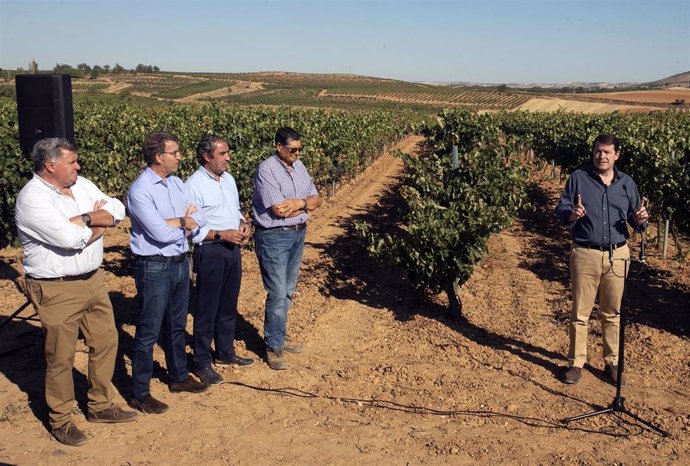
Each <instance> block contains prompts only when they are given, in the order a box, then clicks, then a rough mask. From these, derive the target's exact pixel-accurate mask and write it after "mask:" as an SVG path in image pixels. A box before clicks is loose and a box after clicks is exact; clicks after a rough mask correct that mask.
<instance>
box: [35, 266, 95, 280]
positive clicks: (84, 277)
mask: <svg viewBox="0 0 690 466" xmlns="http://www.w3.org/2000/svg"><path fill="white" fill-rule="evenodd" d="M96 272H98V269H96V270H92V271H91V272H86V273H83V274H81V275H67V276H65V277H53V278H38V277H32V276H31V275H27V277H28V278H30V279H32V280H38V281H39V282H76V281H79V280H88V279H89V278H91V277H93V276H94V274H95V273H96Z"/></svg>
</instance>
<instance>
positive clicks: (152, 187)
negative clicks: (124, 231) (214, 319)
mask: <svg viewBox="0 0 690 466" xmlns="http://www.w3.org/2000/svg"><path fill="white" fill-rule="evenodd" d="M143 154H144V160H145V161H146V164H147V165H148V168H146V170H144V171H143V172H142V173H141V174H140V175H139V177H138V178H137V179H136V180H135V181H134V183H132V187H131V188H130V190H129V194H128V195H127V203H128V208H129V216H130V218H131V220H132V234H131V237H130V248H131V250H132V252H133V253H134V254H135V256H136V277H135V280H136V285H137V293H138V295H139V299H140V301H141V310H140V312H139V317H138V319H137V329H136V333H135V335H134V345H133V347H132V395H133V397H132V399H131V400H130V403H129V404H130V406H132V407H133V408H135V409H138V410H140V411H143V412H145V413H149V414H160V413H163V412H165V411H166V410H167V409H168V406H167V405H166V404H165V403H163V402H161V401H159V400H156V399H155V398H153V396H151V393H150V381H151V376H152V374H153V346H154V344H155V343H156V341H157V340H158V337H159V334H162V343H163V350H164V351H165V362H166V365H167V369H168V376H169V378H170V391H171V392H193V393H198V392H202V391H205V390H206V385H204V384H203V383H200V382H198V381H196V380H195V379H193V378H192V377H191V376H190V375H189V372H188V371H187V354H186V352H185V336H186V327H187V305H188V302H189V264H188V261H187V251H188V250H189V244H188V243H187V239H188V238H189V237H192V238H193V237H194V236H196V235H197V234H198V232H199V228H200V227H203V226H204V225H206V217H205V216H204V214H203V212H201V211H199V210H198V209H197V207H196V206H195V205H194V203H193V202H192V198H191V196H190V195H189V191H188V190H187V187H186V186H185V185H184V183H182V180H181V179H179V178H178V177H176V176H173V173H175V172H176V171H177V167H178V164H179V162H180V158H181V153H180V147H179V142H178V140H177V138H175V137H174V136H173V135H171V134H169V133H164V132H154V133H151V134H149V135H148V136H147V137H146V140H145V141H144V148H143Z"/></svg>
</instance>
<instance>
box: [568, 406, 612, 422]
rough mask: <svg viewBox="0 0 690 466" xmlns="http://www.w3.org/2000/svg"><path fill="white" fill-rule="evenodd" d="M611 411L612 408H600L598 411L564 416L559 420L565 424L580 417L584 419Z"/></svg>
mask: <svg viewBox="0 0 690 466" xmlns="http://www.w3.org/2000/svg"><path fill="white" fill-rule="evenodd" d="M613 411H614V409H613V408H605V409H600V410H599V411H592V412H591V413H585V414H580V415H578V416H573V417H566V418H565V419H562V420H561V422H562V423H564V424H567V423H569V422H572V421H579V420H580V419H586V418H588V417H593V416H598V415H600V414H606V413H612V412H613Z"/></svg>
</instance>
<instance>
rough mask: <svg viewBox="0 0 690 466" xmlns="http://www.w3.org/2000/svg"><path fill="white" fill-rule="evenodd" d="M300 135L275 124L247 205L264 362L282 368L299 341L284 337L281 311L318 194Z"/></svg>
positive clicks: (287, 305)
mask: <svg viewBox="0 0 690 466" xmlns="http://www.w3.org/2000/svg"><path fill="white" fill-rule="evenodd" d="M301 151H302V142H301V136H300V134H299V133H298V132H297V131H295V130H294V129H292V128H280V129H279V130H278V131H277V132H276V136H275V152H274V153H273V155H271V156H270V157H269V158H268V159H266V160H264V161H263V162H261V164H259V167H258V168H257V170H256V174H255V175H254V194H253V197H252V206H253V211H254V226H255V227H256V233H255V236H254V238H255V242H256V256H257V258H258V259H259V266H260V267H261V279H262V280H263V284H264V288H265V289H266V292H267V296H266V310H265V317H264V341H265V343H266V359H267V362H268V366H269V367H270V368H271V369H275V370H284V369H287V361H286V360H285V357H284V354H283V353H284V352H288V353H300V352H302V351H303V349H304V345H302V344H301V343H298V342H296V341H293V340H290V339H289V338H286V332H287V313H288V310H289V309H290V306H292V297H293V295H294V293H295V288H296V287H297V277H298V275H299V267H300V264H301V262H302V252H303V251H304V235H305V228H306V226H307V219H308V218H309V212H311V211H314V210H316V209H317V208H319V206H320V205H321V197H320V196H319V192H318V191H317V190H316V187H315V186H314V183H313V182H312V180H311V177H310V176H309V173H308V172H307V169H306V167H305V166H304V164H303V163H302V162H301V161H300V160H299V159H298V154H299V153H300V152H301Z"/></svg>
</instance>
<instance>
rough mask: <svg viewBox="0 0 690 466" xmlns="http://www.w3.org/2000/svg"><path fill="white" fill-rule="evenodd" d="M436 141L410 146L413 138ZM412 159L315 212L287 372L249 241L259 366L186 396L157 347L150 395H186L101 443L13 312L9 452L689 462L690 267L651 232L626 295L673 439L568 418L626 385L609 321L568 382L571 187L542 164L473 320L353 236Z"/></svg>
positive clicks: (648, 396) (10, 273) (12, 284)
mask: <svg viewBox="0 0 690 466" xmlns="http://www.w3.org/2000/svg"><path fill="white" fill-rule="evenodd" d="M419 140H420V138H418V137H413V138H408V139H407V140H404V141H403V142H402V143H400V144H399V145H398V146H397V147H396V148H398V149H401V150H403V151H405V152H414V151H416V150H417V149H416V143H417V142H418V141H419ZM400 171H401V162H400V160H399V159H397V158H395V157H392V156H391V155H390V154H385V155H384V156H383V157H382V158H380V159H378V160H377V161H376V162H374V163H373V164H372V165H371V166H370V167H369V169H368V170H367V171H366V172H365V173H364V174H362V175H361V176H359V177H358V178H356V179H355V180H354V181H353V182H352V183H351V184H348V185H346V186H344V187H343V188H342V189H341V190H340V191H339V192H338V194H337V195H336V196H335V197H333V198H331V199H329V200H328V202H326V204H325V206H324V207H323V208H322V209H320V210H319V211H318V212H317V214H316V215H315V216H314V218H313V219H312V221H311V222H310V225H309V228H308V234H307V247H306V249H305V258H304V263H303V268H302V275H301V279H300V283H299V287H298V295H297V297H296V301H295V306H294V308H293V309H292V311H291V314H290V322H289V328H290V330H291V333H292V335H293V337H295V338H296V339H299V340H302V341H304V342H305V343H306V346H307V350H306V352H305V353H303V354H302V355H296V356H294V357H290V359H289V364H290V368H289V369H288V370H287V371H282V372H277V371H272V370H270V369H269V368H268V367H267V366H266V365H265V363H263V362H262V361H261V358H263V356H264V354H263V348H262V344H261V334H262V306H263V299H264V292H263V288H262V285H261V281H260V276H259V270H258V264H257V262H256V258H255V256H254V255H253V253H252V252H250V251H244V252H243V268H244V277H243V283H242V291H241V295H240V314H241V316H242V317H241V318H240V320H239V325H238V342H237V351H238V353H239V354H240V355H243V356H250V357H253V358H256V359H257V360H259V362H258V363H257V364H256V365H254V366H252V367H249V368H244V369H230V370H227V371H225V372H224V373H223V376H224V377H225V379H226V382H227V383H225V384H223V385H220V386H216V387H212V389H211V390H210V391H209V392H207V393H204V394H201V395H191V394H172V393H169V392H168V390H167V387H166V376H165V371H164V369H163V367H164V366H165V363H164V358H163V355H162V353H161V352H160V350H157V351H156V354H155V360H156V362H157V366H158V367H157V369H156V371H155V374H154V380H153V381H152V392H153V394H154V395H155V396H156V397H160V398H161V399H162V400H163V401H165V402H166V403H169V404H170V410H169V411H168V412H167V413H165V414H164V415H161V416H154V415H149V416H141V417H140V418H139V419H138V420H137V421H136V422H134V423H130V424H123V425H115V426H109V425H105V424H89V423H87V422H86V421H85V420H84V417H83V415H82V414H78V415H77V417H76V419H77V422H78V423H79V425H80V426H81V427H84V428H85V429H86V432H87V436H88V437H89V442H88V443H87V444H86V445H85V446H84V447H80V448H69V447H65V446H62V445H60V444H58V443H57V442H56V441H54V440H53V439H52V438H51V436H50V434H49V433H48V432H47V430H46V427H45V422H46V418H47V412H46V406H45V404H44V401H43V371H44V367H45V366H44V363H43V349H42V338H41V334H40V331H38V330H37V326H36V323H35V322H20V321H14V322H12V323H11V324H10V325H9V328H7V329H3V334H2V335H1V336H2V338H0V439H2V441H1V442H0V462H6V463H11V464H27V465H29V464H32V465H33V464H55V463H58V464H63V463H79V464H99V465H103V464H248V465H249V464H251V465H255V464H494V463H498V464H582V465H588V464H627V463H630V464H685V463H687V461H688V459H689V458H690V415H688V409H687V406H688V399H689V398H690V391H689V389H688V385H687V380H688V377H690V367H689V366H688V361H690V340H689V337H690V315H689V314H688V309H689V308H690V268H689V267H688V263H687V262H676V261H670V260H669V261H662V260H660V259H659V257H658V252H657V251H656V250H655V249H654V248H651V247H650V249H649V250H648V255H649V256H650V257H649V268H648V269H647V270H646V271H645V272H643V273H642V274H640V275H638V276H636V277H635V278H634V279H633V280H631V281H630V286H629V296H628V299H627V301H626V311H627V312H629V320H630V324H629V327H628V332H627V341H626V355H627V356H628V359H627V360H626V375H627V377H628V380H629V383H628V387H627V388H625V389H624V393H623V394H624V396H625V397H626V405H627V407H628V408H630V409H631V410H632V411H634V412H635V413H636V414H638V415H640V416H641V417H643V418H644V419H646V420H649V421H651V422H654V423H656V424H658V425H659V426H660V427H661V428H663V429H665V430H667V431H669V432H670V433H671V435H672V437H670V438H663V437H661V436H659V435H657V434H655V433H654V432H651V431H649V430H647V429H645V428H643V427H641V426H640V425H639V424H637V423H635V422H634V421H631V419H629V418H626V417H624V416H623V417H619V416H615V415H606V416H601V417H596V418H591V419H588V420H583V421H580V422H576V423H572V424H568V425H564V424H562V423H561V422H560V419H562V418H564V417H567V416H573V415H576V414H580V413H583V412H587V411H590V410H591V409H594V408H597V407H600V406H606V405H608V403H609V402H610V401H611V400H612V398H613V395H614V388H613V387H612V386H611V385H609V384H608V383H606V382H605V380H604V378H603V371H602V370H601V369H602V365H603V362H602V360H601V343H600V334H599V331H598V324H596V323H593V326H592V335H591V336H590V364H591V366H588V368H587V370H586V371H585V374H584V376H583V379H582V381H581V382H580V383H579V384H577V385H574V386H570V385H564V384H562V383H560V382H559V381H558V380H557V379H556V378H555V374H556V373H557V372H558V370H559V368H560V367H562V366H563V365H565V364H566V361H565V357H564V354H565V352H566V349H567V316H568V311H569V306H570V299H569V292H568V282H569V279H568V265H567V254H568V249H569V240H568V232H567V231H565V230H564V229H561V228H560V227H557V226H556V225H555V224H554V221H553V207H554V203H555V201H556V200H557V197H558V194H559V192H560V190H561V189H562V185H561V184H560V183H559V182H557V181H554V180H547V179H545V178H544V176H543V174H541V173H536V175H535V177H534V178H533V180H532V184H531V188H530V200H531V202H532V203H533V204H534V209H533V210H529V211H528V212H526V213H524V214H522V215H520V216H519V218H518V219H516V221H515V223H514V224H513V226H512V227H511V228H509V229H508V230H506V231H504V232H502V233H500V234H497V235H495V236H494V237H492V239H491V240H490V243H489V254H488V256H487V257H486V258H485V259H484V260H483V261H482V263H481V264H480V266H479V267H477V268H476V269H475V272H474V273H473V275H472V277H471V278H470V280H469V281H468V282H467V283H465V285H464V286H463V289H462V298H463V303H464V318H463V319H461V320H459V321H457V320H453V319H451V318H449V316H448V313H447V311H446V308H445V304H446V303H445V302H444V297H443V296H438V297H436V298H434V299H431V300H423V299H419V298H417V297H416V296H415V295H413V294H411V292H410V290H409V289H406V288H405V287H404V286H403V285H402V282H401V281H400V280H399V277H397V276H396V274H395V273H393V274H391V273H390V272H389V271H381V270H379V269H377V268H376V267H374V266H373V265H372V264H371V262H370V261H368V260H366V259H364V257H365V251H364V249H363V247H364V246H363V245H362V244H361V243H360V242H359V241H358V240H357V239H356V237H355V235H354V233H353V222H354V221H361V220H366V221H369V222H377V221H380V219H382V218H391V217H394V216H395V206H396V200H397V198H398V194H397V184H398V177H399V174H400ZM127 241H128V228H127V224H126V223H125V224H124V225H121V226H120V227H119V228H117V229H115V231H112V232H109V234H108V235H107V236H106V254H105V263H104V269H105V271H106V276H107V280H106V281H107V286H108V289H109V292H110V296H111V299H112V301H113V304H114V308H115V312H116V323H117V326H118V331H119V335H120V346H119V356H118V364H117V368H116V375H115V379H114V381H113V382H114V385H115V387H116V389H117V390H118V392H119V393H120V395H121V397H122V398H126V397H128V396H129V391H130V383H131V382H130V377H131V366H130V360H131V359H130V357H131V348H132V338H133V335H134V322H135V319H136V315H137V309H138V305H137V302H136V299H135V297H136V290H135V287H134V279H133V277H132V272H133V262H132V258H131V255H130V253H129V252H128V247H127ZM632 243H633V244H634V243H635V241H633V242H632ZM671 254H673V251H671ZM0 257H1V258H2V263H1V266H0V293H2V295H3V296H4V297H5V298H4V300H3V309H2V312H0V314H2V315H8V314H9V313H10V312H11V311H13V310H14V309H15V308H17V307H18V306H19V305H21V304H22V303H23V302H24V297H23V296H22V294H21V293H20V292H19V291H18V289H17V285H16V284H17V282H18V281H19V276H20V271H21V265H20V261H21V253H20V251H19V250H17V249H13V248H6V249H4V250H2V251H0ZM193 302H194V301H192V303H193ZM595 315H596V312H595ZM594 320H596V319H594ZM188 331H189V332H191V317H190V320H189V325H188ZM85 351H86V349H85V348H83V347H81V346H80V352H79V353H78V354H77V361H76V371H75V379H76V384H77V392H78V403H79V407H80V408H81V410H82V411H84V410H85V409H86V408H85V405H86V399H85V396H84V393H85V390H86V379H85V376H84V374H85V373H86V370H87V365H86V360H87V355H86V352H85ZM122 398H119V399H120V401H121V402H124V401H123V400H122Z"/></svg>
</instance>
